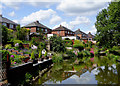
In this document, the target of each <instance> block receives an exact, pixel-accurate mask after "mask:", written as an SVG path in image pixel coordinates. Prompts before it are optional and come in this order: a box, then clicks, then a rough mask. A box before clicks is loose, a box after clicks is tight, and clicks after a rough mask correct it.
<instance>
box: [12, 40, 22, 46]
mask: <svg viewBox="0 0 120 86" xmlns="http://www.w3.org/2000/svg"><path fill="white" fill-rule="evenodd" d="M16 43H19V44H20V43H23V42H22V41H21V40H14V45H15V44H16Z"/></svg>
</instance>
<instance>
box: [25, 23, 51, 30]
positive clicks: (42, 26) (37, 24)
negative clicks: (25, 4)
mask: <svg viewBox="0 0 120 86" xmlns="http://www.w3.org/2000/svg"><path fill="white" fill-rule="evenodd" d="M23 27H41V28H48V27H46V26H45V25H43V24H41V23H39V21H36V22H32V23H30V24H27V25H25V26H23ZM48 29H50V28H48Z"/></svg>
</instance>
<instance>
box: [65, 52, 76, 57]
mask: <svg viewBox="0 0 120 86" xmlns="http://www.w3.org/2000/svg"><path fill="white" fill-rule="evenodd" d="M66 54H67V55H68V56H69V57H71V58H76V57H77V56H76V55H75V53H73V51H72V50H67V51H66Z"/></svg>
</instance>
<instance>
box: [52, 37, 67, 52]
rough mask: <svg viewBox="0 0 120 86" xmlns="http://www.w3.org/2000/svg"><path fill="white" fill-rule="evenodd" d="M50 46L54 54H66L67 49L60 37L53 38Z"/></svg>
mask: <svg viewBox="0 0 120 86" xmlns="http://www.w3.org/2000/svg"><path fill="white" fill-rule="evenodd" d="M50 45H51V50H52V51H54V52H64V51H65V49H66V48H65V45H64V42H63V40H62V38H61V37H58V36H52V37H51V38H50Z"/></svg>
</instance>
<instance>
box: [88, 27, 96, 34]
mask: <svg viewBox="0 0 120 86" xmlns="http://www.w3.org/2000/svg"><path fill="white" fill-rule="evenodd" d="M96 31H97V29H96V28H95V25H93V26H92V27H91V28H90V29H89V30H88V31H87V33H89V32H91V33H92V34H94V35H95V34H96Z"/></svg>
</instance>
